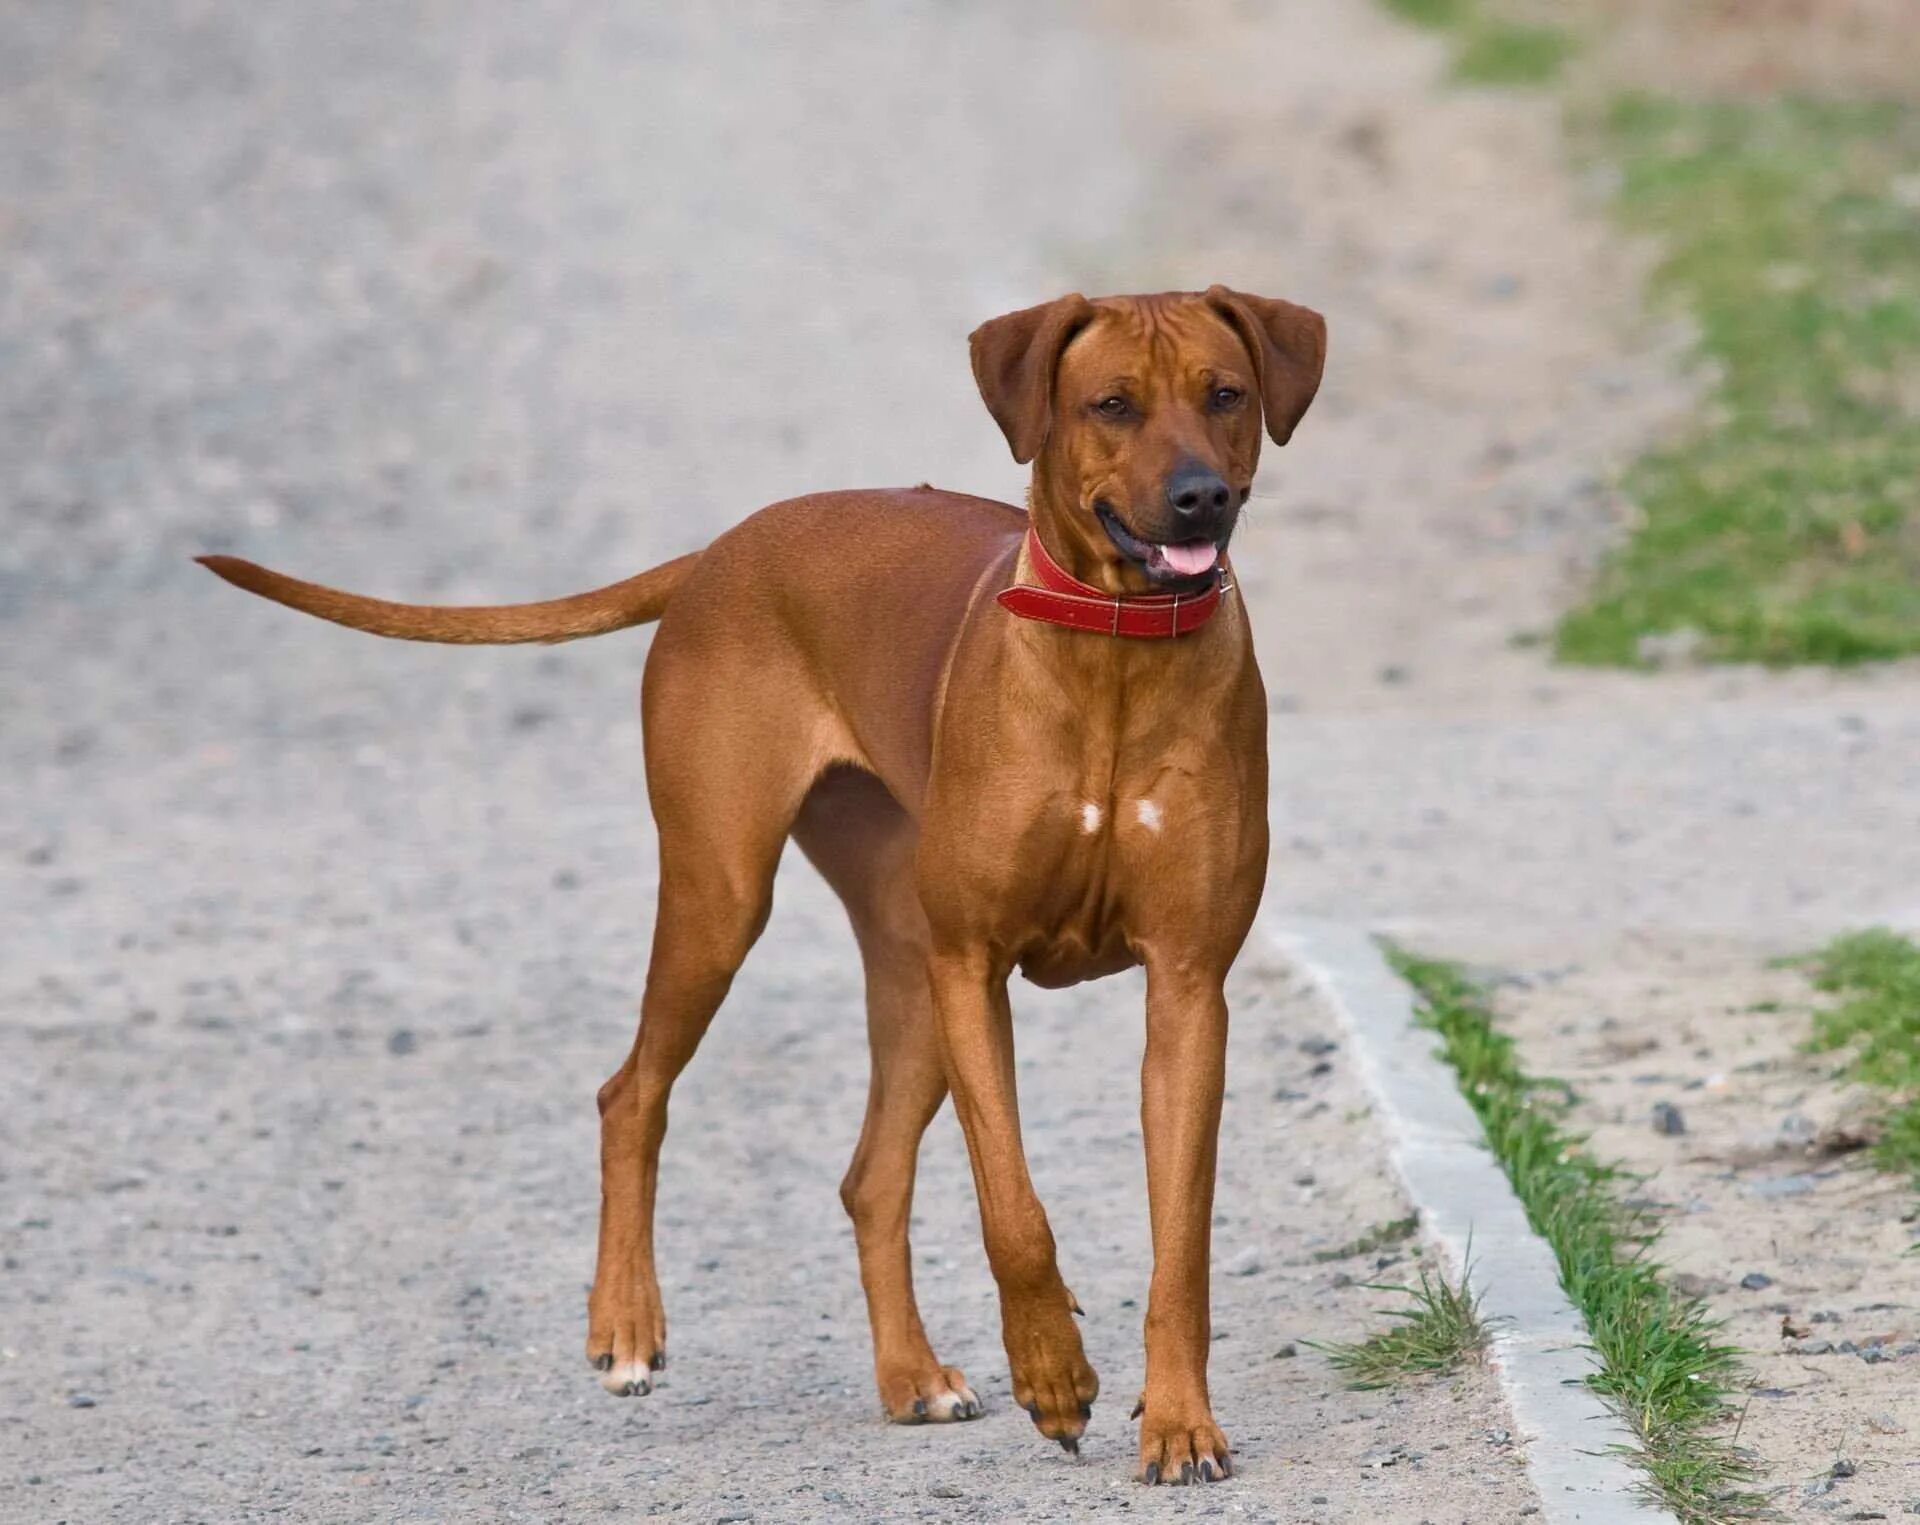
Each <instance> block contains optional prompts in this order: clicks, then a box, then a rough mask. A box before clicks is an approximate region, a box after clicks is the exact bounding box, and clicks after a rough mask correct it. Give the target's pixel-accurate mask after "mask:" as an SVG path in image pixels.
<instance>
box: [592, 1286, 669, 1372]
mask: <svg viewBox="0 0 1920 1525" xmlns="http://www.w3.org/2000/svg"><path fill="white" fill-rule="evenodd" d="M596 1290H597V1289H596ZM587 1364H588V1365H589V1366H591V1367H592V1368H593V1369H594V1370H595V1371H596V1372H598V1373H599V1374H600V1385H601V1386H602V1387H604V1388H605V1389H606V1390H607V1391H608V1392H610V1393H612V1394H613V1396H614V1397H616V1398H644V1397H645V1396H646V1395H647V1394H648V1393H650V1392H652V1391H653V1388H654V1384H655V1382H656V1381H658V1379H659V1375H660V1373H661V1372H663V1371H665V1370H666V1369H667V1321H666V1319H665V1318H664V1317H663V1316H662V1315H661V1313H660V1310H659V1308H658V1306H657V1305H655V1306H653V1307H652V1308H651V1309H650V1310H648V1311H647V1312H645V1313H643V1314H641V1315H638V1316H636V1315H635V1314H633V1313H626V1312H622V1313H614V1312H609V1311H608V1310H606V1309H604V1308H603V1307H602V1306H601V1305H600V1303H599V1301H598V1299H597V1298H594V1299H589V1301H588V1304H587Z"/></svg>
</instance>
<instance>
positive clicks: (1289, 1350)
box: [1273, 1340, 1300, 1361]
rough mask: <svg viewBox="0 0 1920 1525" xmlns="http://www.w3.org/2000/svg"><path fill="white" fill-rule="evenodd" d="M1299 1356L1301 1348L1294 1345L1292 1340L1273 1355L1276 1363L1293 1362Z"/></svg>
mask: <svg viewBox="0 0 1920 1525" xmlns="http://www.w3.org/2000/svg"><path fill="white" fill-rule="evenodd" d="M1299 1354H1300V1347H1299V1346H1298V1345H1296V1344H1294V1343H1293V1341H1292V1340H1288V1341H1287V1343H1286V1344H1284V1345H1282V1346H1281V1347H1280V1348H1279V1349H1278V1350H1276V1351H1275V1352H1274V1353H1273V1358H1274V1360H1276V1361H1291V1360H1292V1359H1293V1358H1294V1357H1295V1356H1297V1355H1299Z"/></svg>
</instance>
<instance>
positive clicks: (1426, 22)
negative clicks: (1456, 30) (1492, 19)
mask: <svg viewBox="0 0 1920 1525" xmlns="http://www.w3.org/2000/svg"><path fill="white" fill-rule="evenodd" d="M1386 6H1387V9H1388V10H1390V11H1392V12H1393V13H1394V15H1396V16H1398V17H1399V18H1400V19H1401V20H1402V21H1411V22H1412V23H1413V24H1414V25H1415V26H1424V27H1432V28H1434V29H1435V30H1436V31H1438V30H1442V29H1444V28H1447V27H1456V26H1461V25H1464V24H1465V23H1466V22H1467V21H1469V20H1471V19H1472V16H1473V0H1386Z"/></svg>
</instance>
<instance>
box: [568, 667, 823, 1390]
mask: <svg viewBox="0 0 1920 1525" xmlns="http://www.w3.org/2000/svg"><path fill="white" fill-rule="evenodd" d="M665 640H666V637H665V634H664V633H663V635H662V638H661V642H659V643H656V646H655V651H654V656H653V660H652V661H650V662H649V664H648V672H647V689H646V728H647V782H648V790H649V798H650V801H651V803H652V806H653V813H654V817H655V820H656V821H657V822H658V824H659V828H660V893H659V903H658V907H657V910H656V913H655V918H654V928H653V952H652V956H651V958H650V960H649V962H648V965H647V983H646V992H645V994H644V996H643V997H642V999H641V1003H640V1030H639V1032H638V1034H637V1035H636V1037H635V1038H634V1043H633V1049H632V1052H630V1053H629V1054H628V1055H627V1059H626V1062H625V1063H624V1064H622V1065H621V1066H620V1068H619V1070H618V1071H617V1072H616V1073H615V1074H614V1076H613V1078H612V1079H610V1080H609V1081H607V1083H606V1084H605V1085H603V1086H602V1087H601V1088H600V1098H599V1100H600V1248H599V1257H598V1263H597V1265H596V1267H595V1271H594V1278H593V1291H592V1292H591V1294H589V1296H588V1299H587V1360H588V1361H589V1362H590V1363H591V1364H592V1365H593V1366H594V1367H595V1368H596V1369H597V1370H598V1371H599V1373H600V1383H601V1386H603V1387H605V1388H606V1389H607V1391H608V1392H610V1393H613V1394H614V1395H615V1396H617V1397H630V1396H634V1395H637V1394H642V1393H646V1392H649V1391H651V1390H652V1387H653V1374H654V1373H655V1372H657V1371H659V1370H661V1369H662V1368H663V1367H664V1366H665V1365H666V1340H667V1325H666V1315H665V1313H664V1311H663V1309H662V1307H661V1302H660V1287H659V1282H658V1280H657V1278H656V1277H655V1274H654V1259H653V1209H654V1196H655V1187H656V1183H657V1181H658V1176H659V1166H660V1145H661V1141H662V1140H663V1139H664V1137H665V1136H666V1131H667V1099H668V1096H669V1093H670V1092H671V1091H672V1089H673V1083H674V1081H675V1080H676V1079H678V1078H679V1075H680V1072H681V1071H682V1070H683V1069H685V1068H686V1066H687V1063H688V1061H689V1060H691V1059H692V1058H693V1055H694V1051H695V1050H696V1049H697V1048H698V1047H699V1046H700V1040H701V1039H702V1038H703V1037H705V1036H706V1031H707V1026H708V1024H709V1023H710V1022H711V1021H712V1020H713V1015H714V1013H715V1011H717V1010H718V1009H719V1006H720V1003H721V1001H722V1000H723V999H724V998H725V996H726V993H727V990H728V987H729V986H731V985H732V983H733V977H734V974H735V972H736V971H737V970H738V969H739V967H740V964H741V961H742V960H744V959H745V958H746V956H747V951H748V950H749V949H750V948H751V947H752V946H753V944H754V942H755V940H756V939H757V938H758V937H759V936H760V932H761V929H762V928H763V927H764V926H765V925H766V920H767V913H768V911H769V910H770V909H771V908H772V903H773V874H774V869H775V868H776V867H777V866H778V864H779V861H780V849H781V847H782V846H783V845H784V844H785V841H786V838H787V833H788V831H789V829H790V828H791V826H792V823H793V818H794V814H795V812H796V811H797V810H798V809H799V806H800V801H801V800H802V799H803V798H804V797H805V794H806V790H807V787H808V785H809V783H810V782H811V777H812V775H813V774H814V773H816V772H817V771H818V769H819V766H820V765H819V763H818V761H817V760H816V753H817V749H816V748H815V747H814V746H813V745H812V744H811V742H810V740H809V738H808V737H807V736H806V734H805V727H806V725H807V724H808V723H809V722H808V717H807V716H806V715H805V714H804V713H802V712H799V711H798V710H797V709H796V707H794V706H792V705H787V706H784V707H782V706H748V705H739V704H734V705H727V704H714V703H712V702H711V701H712V697H713V693H714V691H715V690H714V689H713V688H712V687H711V686H710V685H711V684H712V683H713V682H714V681H716V679H715V676H714V675H713V674H711V673H709V674H704V675H703V674H699V673H696V672H692V671H690V670H689V668H688V667H687V665H686V664H678V665H675V664H668V665H667V666H666V668H665V670H662V663H661V660H660V659H661V656H662V654H663V653H662V650H661V647H662V645H663V644H664V642H665ZM683 675H684V676H683ZM727 676H728V675H727V674H725V673H721V674H719V675H718V677H717V681H718V682H719V683H720V690H719V691H721V692H726V691H728V689H727V683H726V679H727ZM743 687H744V684H743V683H736V684H734V685H733V688H732V691H733V692H736V693H737V692H740V691H741V689H742V688H743Z"/></svg>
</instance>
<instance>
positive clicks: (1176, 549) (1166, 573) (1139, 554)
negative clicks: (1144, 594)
mask: <svg viewBox="0 0 1920 1525" xmlns="http://www.w3.org/2000/svg"><path fill="white" fill-rule="evenodd" d="M1093 511H1094V512H1095V513H1096V514H1098V515H1099V516H1100V522H1101V523H1102V524H1103V525H1105V526H1106V530H1107V538H1108V539H1110V540H1112V541H1113V543H1114V544H1115V545H1116V546H1118V547H1119V549H1120V553H1121V555H1123V556H1125V557H1127V558H1128V559H1129V560H1131V561H1137V562H1139V563H1140V565H1141V566H1143V567H1145V568H1146V571H1147V576H1149V577H1151V578H1153V579H1154V580H1155V581H1156V582H1160V581H1167V582H1177V581H1183V580H1185V579H1187V578H1190V577H1205V576H1206V575H1207V574H1208V573H1209V572H1211V571H1212V570H1213V569H1214V565H1215V563H1217V562H1218V561H1219V560H1220V547H1219V546H1218V545H1217V544H1215V543H1214V542H1213V541H1211V540H1206V539H1200V540H1172V541H1166V542H1161V541H1156V540H1142V539H1141V538H1140V537H1139V536H1138V535H1136V534H1134V533H1133V531H1132V530H1130V529H1128V528H1127V527H1126V525H1124V524H1122V523H1121V522H1120V516H1119V515H1118V514H1116V513H1115V512H1114V511H1113V510H1112V509H1111V508H1109V507H1108V506H1107V505H1106V504H1105V503H1104V502H1099V503H1095V504H1094V505H1093Z"/></svg>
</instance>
